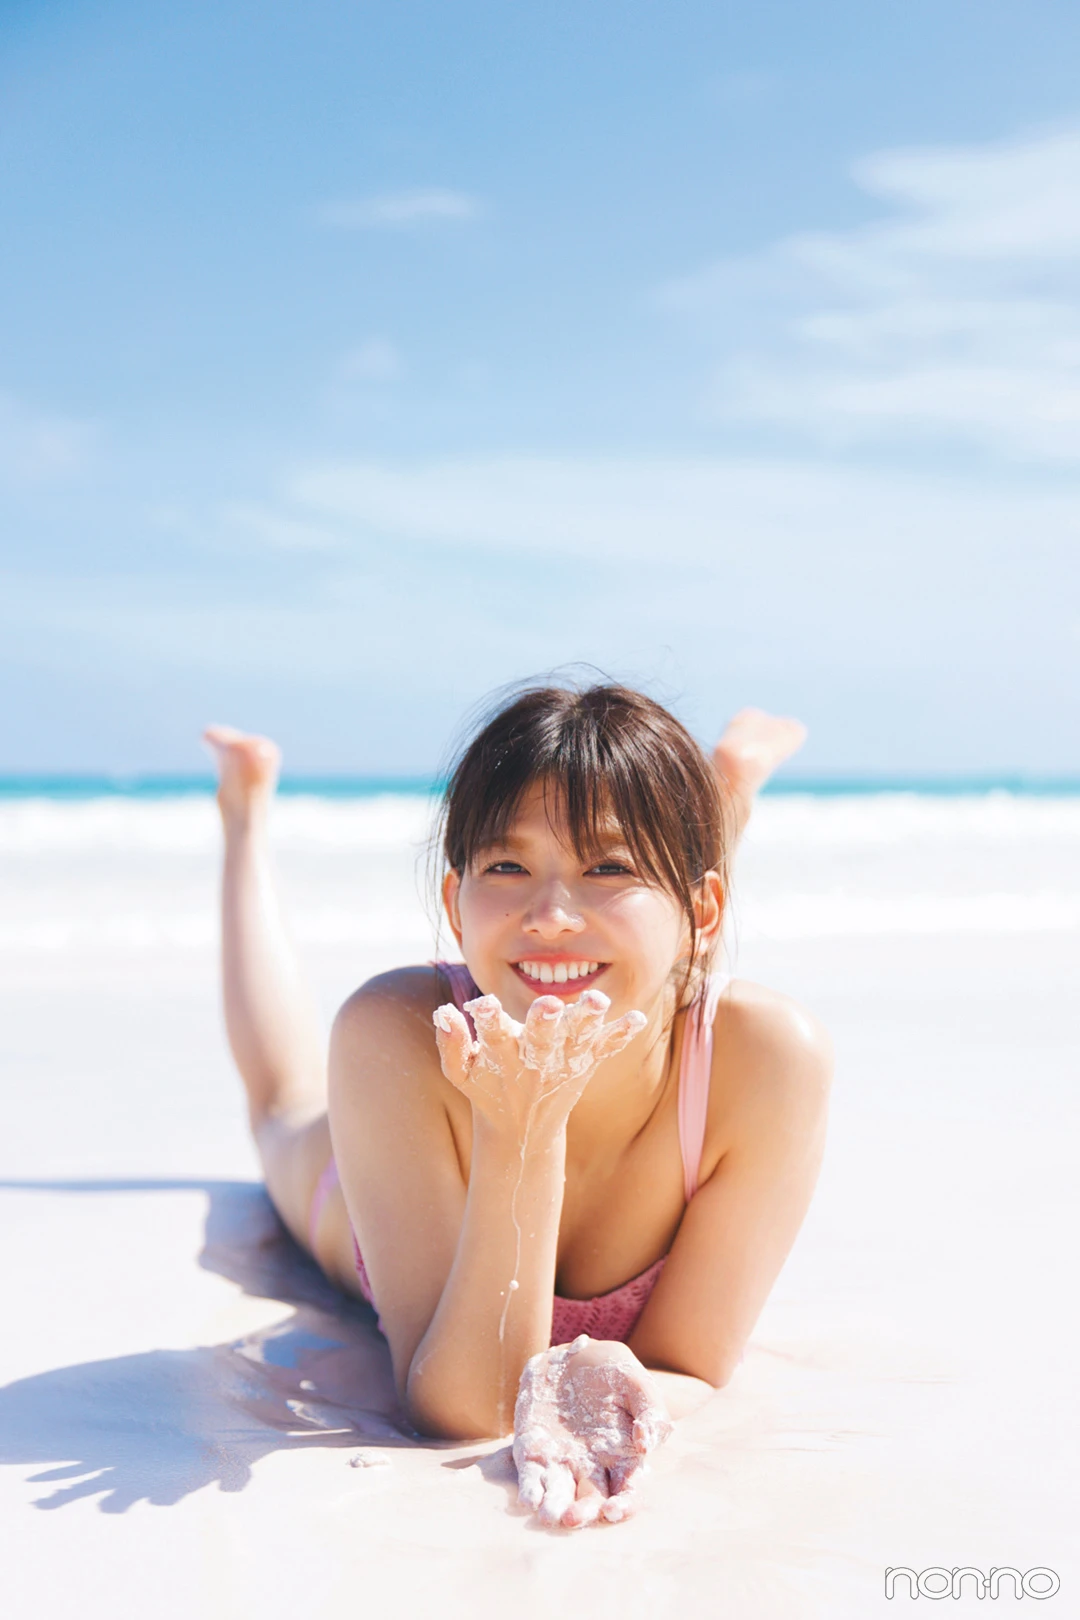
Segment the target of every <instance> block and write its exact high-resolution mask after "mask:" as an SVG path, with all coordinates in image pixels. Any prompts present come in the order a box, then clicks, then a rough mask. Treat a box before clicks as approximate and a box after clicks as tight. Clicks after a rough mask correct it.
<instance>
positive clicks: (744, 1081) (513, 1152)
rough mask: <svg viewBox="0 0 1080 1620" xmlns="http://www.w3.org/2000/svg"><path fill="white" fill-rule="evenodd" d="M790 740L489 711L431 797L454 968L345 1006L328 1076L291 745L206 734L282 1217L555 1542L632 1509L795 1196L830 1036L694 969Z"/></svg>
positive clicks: (811, 1171) (755, 1289)
mask: <svg viewBox="0 0 1080 1620" xmlns="http://www.w3.org/2000/svg"><path fill="white" fill-rule="evenodd" d="M803 736H804V732H803V729H802V727H801V726H799V725H798V724H797V723H796V722H794V721H790V720H776V719H772V718H770V717H769V716H767V715H763V714H761V713H759V712H757V711H755V710H749V711H746V712H744V713H742V714H740V715H738V716H736V718H735V720H733V721H732V723H731V725H730V726H729V727H728V729H727V731H726V732H725V733H724V736H723V737H722V738H721V740H720V742H719V743H718V744H717V746H716V749H715V751H714V754H713V760H712V763H711V764H710V762H709V761H708V760H707V759H706V757H705V756H704V754H703V753H702V752H701V750H700V748H699V747H698V745H697V744H696V743H695V742H694V740H693V738H692V737H691V736H690V735H689V733H688V732H687V731H686V730H685V729H684V728H683V727H682V726H681V725H680V724H679V722H678V721H677V720H675V719H674V718H673V717H672V716H671V715H670V714H668V713H667V711H666V710H665V709H663V708H661V707H660V706H659V705H658V704H656V703H654V702H653V701H652V700H651V699H649V698H647V697H644V696H642V695H641V694H640V693H637V692H633V691H630V690H628V689H626V688H625V687H620V686H610V685H602V686H594V687H592V688H590V689H587V690H566V689H562V688H537V689H530V690H526V691H525V692H524V693H523V694H522V695H520V696H518V697H516V698H515V699H513V700H512V701H510V702H509V703H507V704H506V705H504V706H503V707H502V708H501V709H500V710H499V711H498V712H496V713H495V715H494V716H493V718H492V719H491V720H490V721H489V722H488V723H487V724H486V725H485V726H484V727H483V729H482V730H481V731H480V732H479V733H478V735H477V736H475V737H474V738H473V740H472V742H471V743H470V744H469V745H468V747H467V748H466V749H465V751H464V753H463V754H462V755H461V757H460V759H459V762H458V764H457V766H456V768H455V770H454V772H453V774H452V777H451V780H450V785H449V787H448V789H447V794H446V801H445V806H444V820H443V851H444V859H445V877H444V879H443V886H442V897H443V904H444V907H445V911H446V916H447V919H448V922H449V925H450V929H451V931H452V933H453V935H454V938H455V940H456V941H457V944H458V946H459V947H460V950H461V954H462V956H463V957H464V965H461V964H452V963H436V964H434V965H432V964H427V965H422V966H418V967H405V968H397V969H395V970H394V971H393V972H390V973H383V974H380V975H379V976H378V977H377V978H374V979H371V980H369V982H368V983H367V984H365V985H362V986H361V988H360V989H359V990H357V991H356V992H355V993H354V994H353V995H352V996H350V997H349V999H348V1001H347V1002H346V1003H345V1005H344V1007H342V1009H341V1011H340V1013H339V1014H338V1016H337V1019H336V1021H335V1024H334V1029H333V1034H332V1037H331V1043H330V1056H329V1065H327V1061H326V1059H325V1057H324V1054H323V1045H322V1041H321V1039H320V1035H319V1031H318V1028H317V1025H316V1020H315V1017H314V1014H313V1010H312V1007H311V1005H310V1003H309V1001H308V998H307V996H306V994H305V992H304V988H303V986H302V983H301V979H300V974H299V971H298V967H297V963H296V960H295V957H294V954H293V951H292V949H291V947H290V945H289V942H288V940H287V938H286V935H285V932H284V930H283V927H282V923H281V920H280V916H279V913H278V908H277V901H276V896H275V893H274V887H273V881H272V878H271V875H270V871H269V867H268V864H267V833H266V822H267V810H268V808H269V805H270V801H271V797H272V794H273V789H274V783H275V780H276V776H277V771H278V764H279V754H278V750H277V749H276V748H275V747H274V745H273V744H272V743H270V742H267V741H266V740H265V739H262V738H258V737H245V736H241V735H240V734H239V733H236V732H233V731H230V730H228V729H226V728H224V727H220V726H217V727H212V728H211V729H210V730H209V731H208V732H207V733H206V737H207V740H208V742H209V743H210V744H211V745H212V747H213V749H214V751H215V754H216V756H217V759H218V764H219V770H220V787H219V792H218V800H219V803H220V806H221V813H222V818H223V820H224V826H225V867H224V892H223V932H224V980H225V1020H226V1026H227V1029H228V1034H229V1041H230V1044H231V1046H232V1051H233V1055H234V1057H235V1059H236V1063H237V1066H238V1068H239V1070H240V1073H241V1076H242V1078H243V1081H244V1085H245V1087H246V1089H247V1096H248V1105H249V1109H250V1114H251V1124H252V1130H253V1132H254V1135H255V1141H256V1143H257V1145H258V1148H259V1152H260V1155H261V1157H262V1163H263V1167H264V1170H265V1174H266V1184H267V1187H268V1189H269V1192H270V1196H271V1197H272V1199H273V1201H274V1203H275V1205H276V1207H277V1209H278V1211H279V1213H280V1215H281V1217H282V1219H283V1221H284V1222H285V1224H286V1226H288V1228H289V1230H290V1231H291V1232H292V1234H293V1236H294V1237H295V1238H296V1239H297V1241H298V1242H299V1243H301V1244H303V1245H304V1247H305V1248H307V1249H308V1250H309V1251H310V1252H311V1253H312V1254H313V1255H314V1256H315V1259H316V1260H317V1261H318V1263H319V1264H320V1265H321V1266H322V1268H323V1270H324V1271H325V1272H326V1273H327V1274H328V1276H330V1277H331V1278H332V1279H333V1280H334V1281H335V1282H337V1283H339V1284H340V1285H341V1286H342V1287H343V1288H345V1289H346V1290H348V1291H349V1292H350V1293H352V1294H358V1295H360V1296H362V1297H363V1298H366V1299H369V1300H371V1301H372V1302H373V1303H376V1304H377V1309H378V1312H379V1316H380V1325H381V1327H382V1330H383V1332H384V1333H385V1335H386V1338H387V1340H388V1341H389V1345H390V1353H391V1356H392V1358H393V1365H394V1374H395V1378H396V1381H397V1387H398V1392H399V1396H400V1399H401V1402H402V1405H403V1407H404V1409H405V1411H406V1413H407V1414H408V1417H409V1420H410V1421H411V1422H412V1423H413V1424H414V1425H415V1427H416V1428H417V1429H418V1430H420V1431H422V1432H423V1433H425V1434H428V1435H434V1436H440V1437H442V1438H445V1439H455V1440H464V1439H470V1440H471V1439H475V1438H477V1437H495V1436H501V1435H504V1434H506V1433H508V1432H509V1431H510V1429H511V1426H513V1430H514V1459H515V1462H516V1464H517V1468H518V1480H519V1491H520V1496H521V1500H522V1502H523V1503H524V1504H526V1505H527V1506H528V1507H531V1508H533V1509H536V1510H537V1511H538V1513H539V1516H540V1518H541V1520H542V1521H543V1522H545V1523H547V1524H560V1525H564V1526H567V1527H572V1526H578V1525H583V1524H588V1523H590V1522H592V1521H594V1520H597V1519H607V1520H615V1519H620V1518H623V1517H625V1516H626V1514H627V1513H628V1512H629V1511H631V1509H632V1507H633V1505H634V1499H635V1492H636V1488H637V1485H638V1482H639V1477H640V1474H641V1470H642V1465H643V1463H644V1460H645V1458H646V1456H647V1454H648V1453H649V1451H650V1450H652V1449H653V1448H654V1447H655V1446H657V1445H659V1444H660V1443H661V1442H662V1441H663V1440H664V1439H665V1438H666V1436H667V1435H668V1434H669V1433H670V1430H671V1422H672V1420H673V1419H675V1418H678V1417H679V1416H681V1415H684V1414H686V1413H687V1412H690V1411H692V1410H694V1409H695V1408H696V1407H698V1406H699V1405H700V1404H701V1403H702V1402H703V1401H704V1400H706V1399H707V1398H708V1397H709V1396H710V1395H711V1394H712V1393H713V1391H714V1390H716V1389H718V1388H719V1387H720V1386H721V1385H723V1384H724V1383H726V1381H727V1380H728V1378H729V1377H730V1376H731V1373H732V1371H733V1369H734V1367H735V1366H736V1364H737V1362H738V1361H739V1358H740V1356H741V1354H742V1350H743V1346H744V1345H745V1343H746V1340H747V1338H748V1336H749V1334H750V1331H751V1329H752V1328H753V1325H754V1322H755V1321H756V1319H757V1316H758V1313H759V1312H760V1310H761V1308H762V1306H763V1305H764V1303H765V1299H766V1297H767V1295H768V1293H769V1290H770V1288H771V1287H772V1285H773V1282H774V1281H775V1279H776V1276H777V1273H778V1272H779V1270H780V1267H781V1265H782V1264H783V1261H784V1258H785V1256H786V1255H787V1253H788V1250H789V1249H790V1247H791V1244H792V1242H793V1241H794V1238H795V1235H796V1233H797V1232H798V1229H799V1226H800V1225H801V1223H802V1220H803V1216H804V1215H805V1213H806V1208H807V1205H808V1203H809V1201H810V1196H811V1193H812V1191H813V1187H814V1182H815V1180H816V1177H817V1171H818V1165H819V1162H820V1159H821V1152H822V1146H823V1139H824V1131H825V1114H826V1100H827V1092H828V1084H829V1076H830V1055H829V1046H828V1041H827V1038H826V1037H825V1035H824V1034H823V1032H822V1030H821V1029H820V1028H819V1026H818V1025H817V1024H816V1023H815V1022H814V1021H813V1019H812V1018H810V1017H809V1016H808V1015H807V1014H806V1013H805V1012H803V1011H802V1010H801V1009H800V1008H799V1007H797V1006H795V1005H794V1004H793V1003H792V1002H790V1001H788V1000H787V999H786V998H785V997H783V996H781V995H778V994H776V993H775V992H774V991H771V990H765V989H762V988H761V987H760V986H757V985H753V984H748V983H744V982H742V981H735V982H728V981H727V980H726V979H725V978H723V977H722V976H721V975H719V974H717V973H715V972H714V971H713V959H714V956H715V954H716V951H717V948H718V945H719V940H720V931H721V923H722V917H723V908H724V899H725V872H726V866H727V859H728V857H729V855H730V854H731V851H732V849H733V847H734V844H735V842H736V840H737V839H738V836H739V833H740V831H741V830H742V827H743V825H744V824H745V822H746V819H747V816H748V815H749V813H750V808H751V805H752V802H753V798H754V794H755V792H756V791H757V789H758V788H759V787H760V786H761V784H762V783H763V782H764V781H765V779H766V778H767V777H768V776H769V775H770V773H771V772H772V771H773V770H774V769H775V768H776V766H777V765H778V764H779V763H780V762H781V761H782V760H783V759H784V758H786V757H787V756H788V755H789V754H790V753H792V752H794V750H795V749H796V748H798V747H799V745H800V744H801V742H802V740H803ZM328 1108H329V1112H328V1111H327V1110H328ZM627 1279H629V1281H628V1280H627Z"/></svg>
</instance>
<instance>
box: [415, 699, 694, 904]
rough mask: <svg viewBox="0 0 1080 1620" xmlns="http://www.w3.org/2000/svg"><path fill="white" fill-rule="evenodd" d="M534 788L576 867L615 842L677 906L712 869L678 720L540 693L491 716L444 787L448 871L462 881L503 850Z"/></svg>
mask: <svg viewBox="0 0 1080 1620" xmlns="http://www.w3.org/2000/svg"><path fill="white" fill-rule="evenodd" d="M537 786H540V787H542V788H543V792H544V800H545V806H546V808H547V810H548V815H549V818H550V820H551V822H552V825H553V826H554V827H555V828H556V830H557V831H558V832H559V834H560V835H561V836H563V837H565V839H566V841H567V844H568V846H569V847H572V848H573V850H574V851H575V853H576V854H577V856H578V857H579V858H580V859H581V860H590V859H595V858H596V857H598V856H600V855H603V854H605V853H606V852H607V851H609V850H610V848H611V843H612V840H613V839H614V838H616V837H617V838H618V839H619V840H620V841H621V842H622V843H623V844H624V845H625V847H626V849H627V851H628V853H629V855H630V857H631V859H632V861H633V864H634V866H635V867H636V868H637V870H638V872H639V874H640V875H641V876H642V877H643V878H644V879H645V880H646V881H649V882H651V883H654V884H656V885H658V886H659V887H661V888H664V889H666V890H668V892H669V893H671V894H673V895H675V896H676V897H677V898H678V899H679V901H680V903H681V904H682V905H683V906H684V908H686V907H688V906H689V905H690V904H691V900H692V893H691V891H692V889H693V887H694V886H695V885H696V884H697V883H698V882H699V881H700V879H701V878H702V877H703V875H704V874H705V872H707V871H708V870H709V869H710V868H713V867H716V866H717V865H718V864H719V862H720V860H721V857H722V851H723V844H722V838H721V807H720V800H719V793H718V789H717V787H716V781H715V777H714V775H713V772H712V770H711V768H710V766H709V764H708V762H707V761H706V760H705V758H704V756H703V755H702V753H701V750H700V749H699V748H698V746H697V744H696V743H695V742H694V740H693V738H691V737H690V735H689V734H688V733H687V732H686V731H685V730H684V728H683V727H682V726H681V725H679V723H678V721H676V720H675V719H674V717H673V716H671V715H669V714H668V713H667V711H666V710H664V709H662V708H660V706H659V705H658V704H654V703H653V702H652V701H651V699H648V698H645V697H643V696H642V695H641V694H640V693H636V692H630V691H628V690H627V689H626V688H622V687H615V686H603V687H593V688H590V689H588V690H587V691H585V692H570V691H565V690H562V689H551V688H547V689H541V690H539V691H533V692H528V693H526V694H524V695H523V696H522V697H519V698H518V699H517V701H516V702H514V703H512V704H511V705H510V706H509V707H508V708H507V709H504V710H503V711H502V712H501V713H499V714H496V715H495V716H494V717H493V719H492V720H491V721H489V723H488V725H487V726H485V727H484V729H483V730H482V731H481V732H480V734H479V736H477V737H476V738H475V739H474V741H473V743H472V744H471V745H470V747H469V748H468V749H467V750H466V752H465V754H464V755H463V757H462V758H461V760H460V761H459V763H458V766H457V769H456V770H455V771H454V772H453V775H452V777H451V781H450V784H449V789H448V792H447V800H446V812H445V839H444V849H445V855H446V859H447V862H448V864H449V865H450V866H452V867H454V868H455V869H456V870H458V871H465V870H466V869H467V868H469V867H470V866H472V865H473V864H474V863H475V861H476V860H477V858H478V857H479V856H480V855H481V854H482V853H483V852H484V851H486V850H488V849H490V848H491V847H492V846H493V845H497V844H501V843H503V842H505V840H506V839H507V837H508V836H509V834H510V832H511V830H512V828H513V825H514V822H515V821H516V819H517V817H518V815H519V813H520V810H521V806H522V803H523V801H524V800H525V798H526V797H527V795H528V794H529V793H530V791H531V790H532V789H534V788H535V787H537Z"/></svg>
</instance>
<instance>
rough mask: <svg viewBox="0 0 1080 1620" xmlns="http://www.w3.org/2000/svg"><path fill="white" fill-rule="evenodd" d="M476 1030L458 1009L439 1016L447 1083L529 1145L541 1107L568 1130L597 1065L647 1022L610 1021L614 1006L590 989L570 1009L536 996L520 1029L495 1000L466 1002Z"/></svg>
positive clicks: (627, 1017)
mask: <svg viewBox="0 0 1080 1620" xmlns="http://www.w3.org/2000/svg"><path fill="white" fill-rule="evenodd" d="M465 1006H466V1009H467V1010H468V1011H469V1012H470V1013H471V1014H472V1017H473V1023H474V1024H475V1025H476V1039H475V1040H473V1038H472V1035H471V1034H470V1032H469V1026H468V1024H467V1023H466V1021H465V1019H464V1018H463V1017H462V1015H461V1013H460V1012H459V1011H458V1009H457V1008H456V1007H454V1006H452V1005H447V1006H443V1007H437V1008H436V1009H435V1013H434V1015H433V1016H434V1021H435V1040H436V1042H437V1044H438V1048H439V1058H440V1060H441V1062H442V1068H443V1073H444V1074H445V1076H446V1078H447V1079H448V1080H449V1081H450V1082H451V1083H452V1084H453V1085H455V1086H456V1087H457V1088H458V1090H459V1091H461V1092H463V1093H464V1095H465V1096H466V1097H468V1098H469V1100H470V1102H471V1103H472V1104H473V1107H474V1109H476V1110H478V1111H479V1113H480V1114H481V1115H482V1116H483V1117H484V1118H486V1119H487V1120H489V1121H490V1122H491V1123H492V1124H494V1125H496V1126H498V1127H499V1128H500V1129H508V1130H509V1131H510V1132H511V1133H512V1134H513V1135H514V1139H515V1140H516V1141H523V1140H524V1137H525V1135H526V1134H527V1131H528V1128H529V1125H530V1123H531V1122H532V1120H533V1118H534V1116H535V1115H536V1114H537V1112H538V1110H539V1109H540V1108H541V1106H542V1107H543V1109H544V1111H545V1115H546V1117H547V1119H548V1121H549V1123H554V1124H556V1125H560V1124H564V1123H565V1121H566V1118H567V1116H568V1115H569V1113H570V1110H571V1109H572V1108H573V1106H574V1104H575V1103H576V1102H577V1100H578V1098H579V1097H580V1096H581V1094H582V1092H583V1091H584V1090H585V1087H586V1086H587V1085H588V1083H589V1081H590V1079H591V1078H592V1076H593V1075H594V1074H595V1072H596V1070H597V1068H598V1067H599V1065H600V1064H601V1063H602V1062H603V1061H604V1059H605V1058H607V1057H612V1056H613V1055H614V1054H615V1053H616V1052H621V1051H622V1049H623V1047H624V1046H626V1045H627V1044H628V1042H630V1041H632V1040H633V1038H634V1036H635V1035H637V1034H638V1033H639V1032H640V1031H641V1030H642V1029H644V1027H645V1024H646V1018H645V1014H644V1013H640V1012H628V1013H624V1014H623V1016H622V1017H621V1018H617V1019H615V1020H614V1022H613V1023H610V1024H605V1023H604V1014H605V1013H606V1012H607V1010H608V1008H609V1007H610V1006H611V1002H610V1001H609V999H608V997H607V996H605V995H604V994H603V993H602V991H600V990H586V991H584V992H583V994H582V995H580V996H579V997H578V999H577V1001H575V1002H572V1003H571V1004H570V1005H569V1006H567V1005H566V1004H565V1003H563V1002H562V1001H560V999H559V998H558V996H537V998H536V1000H535V1001H534V1002H533V1003H532V1005H531V1006H530V1008H529V1011H528V1013H527V1014H526V1016H525V1022H524V1024H519V1023H517V1022H516V1020H515V1019H513V1018H511V1017H510V1016H509V1015H508V1014H507V1013H505V1012H504V1011H503V1009H502V1005H501V1003H500V1001H499V999H498V997H497V996H480V997H478V998H477V1000H475V1001H468V1002H466V1003H465Z"/></svg>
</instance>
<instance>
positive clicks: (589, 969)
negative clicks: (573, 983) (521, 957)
mask: <svg viewBox="0 0 1080 1620" xmlns="http://www.w3.org/2000/svg"><path fill="white" fill-rule="evenodd" d="M517 967H518V971H519V972H521V973H524V974H525V976H526V978H528V979H536V980H538V981H539V982H540V983H541V984H566V983H567V981H568V980H572V979H587V978H589V977H590V975H591V974H593V973H596V972H597V971H598V969H599V967H600V964H599V962H557V963H555V965H554V966H552V964H551V963H550V962H519V963H518V964H517Z"/></svg>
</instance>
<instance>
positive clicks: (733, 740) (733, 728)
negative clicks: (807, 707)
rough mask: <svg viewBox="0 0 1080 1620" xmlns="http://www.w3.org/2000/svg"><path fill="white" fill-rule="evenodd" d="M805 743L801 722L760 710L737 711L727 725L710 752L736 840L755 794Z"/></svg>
mask: <svg viewBox="0 0 1080 1620" xmlns="http://www.w3.org/2000/svg"><path fill="white" fill-rule="evenodd" d="M805 741H806V727H805V726H804V725H803V723H802V721H801V720H791V719H786V718H782V717H781V716H780V715H775V714H766V713H765V711H764V709H740V710H739V712H738V714H737V715H736V716H735V718H734V719H733V720H730V721H729V722H728V725H727V729H726V730H725V732H724V735H723V736H722V737H721V738H720V741H719V742H718V743H717V745H716V747H715V748H714V749H713V765H714V767H715V769H716V774H717V776H718V777H719V778H720V785H721V787H722V788H724V789H725V790H726V792H727V793H728V794H729V795H730V797H731V799H732V800H733V801H734V809H735V819H736V827H735V836H736V837H738V835H739V833H741V832H742V829H743V827H744V826H745V824H746V820H747V817H748V816H749V814H750V810H751V807H752V805H753V802H754V795H755V793H757V792H758V790H759V788H761V787H762V786H763V785H764V784H765V783H766V782H767V781H768V780H769V777H770V776H771V775H772V774H773V772H774V771H775V770H777V769H778V767H779V766H781V765H782V764H783V763H784V761H785V759H790V758H791V756H792V754H796V753H798V751H799V749H800V748H801V747H802V745H803V743H804V742H805Z"/></svg>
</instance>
